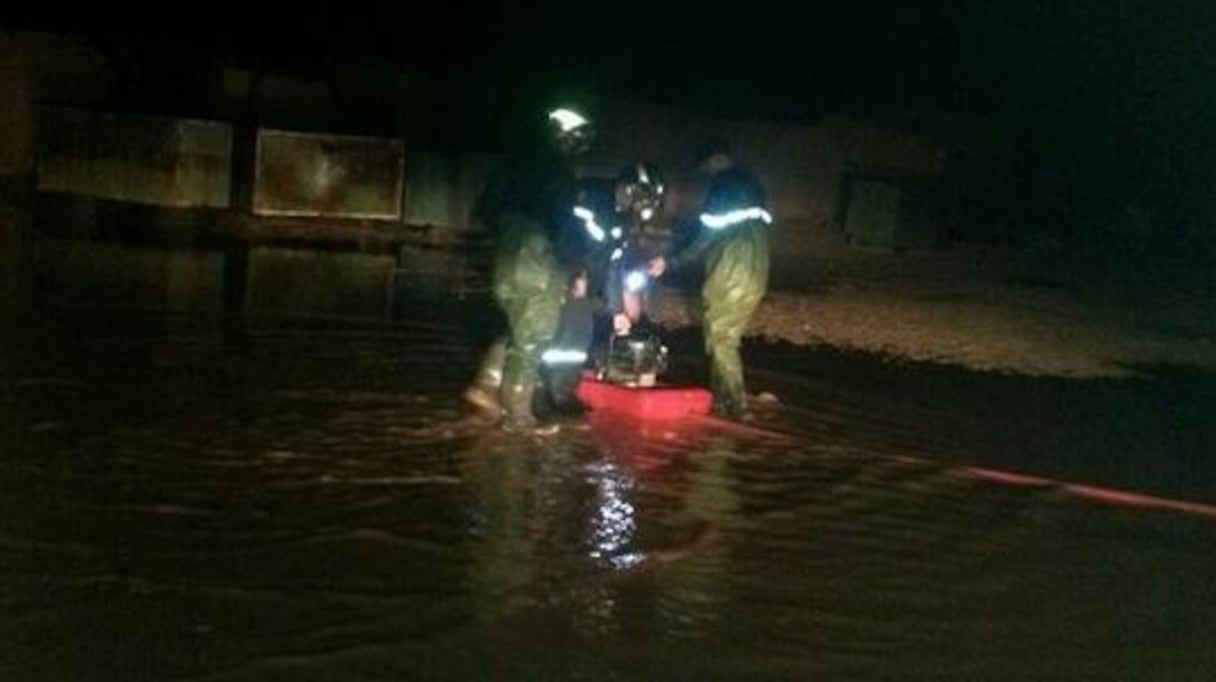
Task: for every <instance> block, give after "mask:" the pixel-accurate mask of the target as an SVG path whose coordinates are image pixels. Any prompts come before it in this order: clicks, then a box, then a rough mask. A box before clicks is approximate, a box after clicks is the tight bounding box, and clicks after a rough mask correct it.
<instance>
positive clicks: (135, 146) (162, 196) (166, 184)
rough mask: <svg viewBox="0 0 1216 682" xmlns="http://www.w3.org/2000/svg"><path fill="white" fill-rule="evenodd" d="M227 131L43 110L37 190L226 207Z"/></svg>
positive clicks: (185, 122)
mask: <svg viewBox="0 0 1216 682" xmlns="http://www.w3.org/2000/svg"><path fill="white" fill-rule="evenodd" d="M231 171H232V127H231V126H228V125H226V124H223V123H215V122H212V121H200V120H193V119H180V118H167V117H154V116H117V115H114V114H105V113H98V112H91V111H82V110H74V109H49V108H48V109H42V110H40V112H39V120H38V189H40V190H44V191H56V192H71V193H74V194H83V195H88V196H95V197H102V198H106V199H118V200H122V201H132V202H137V203H143V204H153V205H160V206H175V207H214V208H224V207H227V206H228V204H229V187H230V182H231Z"/></svg>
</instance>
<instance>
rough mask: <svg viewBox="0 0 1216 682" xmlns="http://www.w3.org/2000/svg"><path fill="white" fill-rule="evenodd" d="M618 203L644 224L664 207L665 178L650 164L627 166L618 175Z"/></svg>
mask: <svg viewBox="0 0 1216 682" xmlns="http://www.w3.org/2000/svg"><path fill="white" fill-rule="evenodd" d="M616 183H617V203H618V205H619V206H620V208H621V209H622V210H625V211H629V212H631V213H634V214H635V215H637V216H638V217H639V218H641V219H642V221H643V222H646V221H648V220H650V219H652V218H653V217H654V216H655V215H656V214H657V213H658V211H659V209H660V208H661V207H662V206H663V192H664V191H665V190H666V187H665V186H664V185H663V176H662V175H661V174H660V173H659V169H658V168H657V167H655V166H654V165H653V164H649V163H641V162H639V163H635V164H630V165H628V166H625V167H624V168H622V169H621V172H620V173H619V174H618V175H617V178H616Z"/></svg>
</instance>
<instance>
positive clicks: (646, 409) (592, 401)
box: [575, 372, 713, 420]
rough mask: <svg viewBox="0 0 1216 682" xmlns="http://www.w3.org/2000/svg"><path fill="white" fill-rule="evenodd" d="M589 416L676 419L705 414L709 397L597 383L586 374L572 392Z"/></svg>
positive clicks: (687, 390) (688, 390) (684, 390)
mask: <svg viewBox="0 0 1216 682" xmlns="http://www.w3.org/2000/svg"><path fill="white" fill-rule="evenodd" d="M575 395H577V396H578V399H579V400H581V401H582V402H583V404H584V405H586V406H587V409H589V410H591V411H593V412H600V413H605V414H614V415H621V416H628V417H632V418H635V419H645V420H669V419H680V418H683V417H687V416H689V415H706V414H709V408H710V405H711V404H712V403H713V395H712V394H711V393H710V392H709V391H707V390H705V389H704V388H697V387H695V386H651V387H646V388H631V387H628V386H618V385H616V384H610V383H607V382H604V381H598V380H596V379H595V376H594V375H593V374H591V373H590V372H588V373H586V374H584V375H583V379H582V381H580V382H579V384H578V388H577V389H576V391H575Z"/></svg>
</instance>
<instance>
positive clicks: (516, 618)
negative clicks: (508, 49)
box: [0, 332, 1216, 680]
mask: <svg viewBox="0 0 1216 682" xmlns="http://www.w3.org/2000/svg"><path fill="white" fill-rule="evenodd" d="M423 336H424V338H423V339H422V342H425V344H432V345H433V344H437V343H440V341H439V340H436V339H435V338H432V337H431V336H429V335H423ZM411 343H413V339H412V337H410V336H404V337H393V336H384V337H368V338H360V337H358V336H341V337H325V336H316V337H310V336H307V335H281V336H278V335H273V334H266V335H262V336H251V337H248V338H244V339H241V341H240V343H232V342H229V341H226V340H224V339H222V338H216V337H214V336H212V335H209V334H207V333H194V332H182V333H177V334H170V335H155V334H150V335H142V336H137V337H124V336H109V337H103V338H100V339H96V340H89V339H88V338H83V339H73V340H70V341H62V340H60V341H57V342H56V343H48V344H38V345H34V346H24V347H21V348H16V349H13V348H10V349H8V352H7V353H6V355H5V357H6V358H8V360H7V361H6V362H5V364H4V365H3V366H2V367H0V381H3V384H4V391H3V394H2V395H3V397H2V398H0V400H2V402H0V429H2V431H0V436H2V437H3V441H2V442H3V443H4V444H5V449H4V454H3V459H2V460H0V506H2V510H0V511H2V512H3V513H0V606H2V607H3V610H4V614H5V615H4V616H0V633H2V634H3V637H0V642H3V643H0V673H2V674H0V678H2V679H5V680H10V679H12V680H25V679H28V680H51V679H98V680H103V679H104V680H113V679H125V680H138V679H147V680H164V679H209V680H266V679H292V680H299V679H343V680H350V679H369V680H370V679H394V680H401V679H487V678H489V679H542V678H549V679H593V680H616V679H698V680H701V679H748V680H751V679H791V680H793V679H807V678H808V677H818V678H825V679H842V678H843V679H879V678H881V679H891V678H899V679H940V678H941V677H943V676H947V677H949V676H957V677H971V678H975V679H1040V678H1055V679H1077V678H1082V677H1087V678H1095V677H1096V678H1111V677H1118V678H1121V679H1159V678H1161V677H1166V678H1170V679H1203V677H1204V676H1205V675H1206V674H1207V673H1208V672H1210V671H1211V670H1213V669H1216V652H1213V650H1212V648H1211V647H1210V642H1212V641H1216V636H1214V635H1216V630H1214V627H1216V626H1213V624H1212V619H1211V618H1210V615H1211V613H1212V608H1213V606H1216V587H1214V586H1216V572H1214V568H1213V564H1212V562H1211V560H1210V557H1211V556H1212V550H1213V549H1216V530H1214V528H1213V525H1212V524H1210V523H1206V522H1202V521H1198V520H1195V519H1191V518H1187V517H1185V516H1180V515H1170V514H1154V513H1144V512H1139V511H1134V510H1124V509H1119V508H1113V507H1103V506H1099V505H1093V504H1087V503H1084V502H1083V501H1078V500H1076V499H1071V498H1067V497H1063V496H1060V495H1057V494H1054V493H1052V492H1051V491H1041V490H1032V489H1018V488H1009V487H1003V486H997V485H992V484H990V483H986V482H983V481H977V480H972V479H968V478H965V477H960V476H957V475H955V474H954V473H953V472H952V471H951V470H949V469H948V468H946V467H941V466H935V465H933V464H931V463H928V462H924V461H913V460H908V459H906V458H905V459H900V458H896V457H891V456H889V455H887V454H885V453H883V452H881V451H876V450H874V449H873V448H872V447H869V446H866V445H865V443H867V442H868V441H866V440H865V439H862V440H860V441H859V443H858V444H854V445H851V444H850V442H849V441H848V440H847V438H846V439H842V438H833V439H828V438H826V437H819V436H808V437H807V438H805V439H804V440H803V441H801V442H798V443H794V444H791V443H788V442H777V441H771V440H756V439H754V438H750V437H748V436H745V435H739V434H732V433H729V432H720V431H712V430H706V429H703V428H697V427H695V426H693V425H688V424H684V425H650V426H648V427H646V428H639V427H638V426H637V425H636V424H629V423H621V422H612V421H599V420H593V421H592V423H591V424H590V426H589V427H588V428H585V429H567V430H566V431H565V432H563V434H561V435H560V436H558V437H557V438H553V439H546V440H530V439H522V440H521V439H517V438H511V437H507V436H505V435H503V434H499V433H497V432H493V431H487V430H485V429H484V428H482V427H480V426H479V425H477V424H476V423H475V422H473V421H470V420H468V419H467V418H465V417H464V416H463V414H462V413H461V412H460V410H459V409H458V406H457V405H456V404H455V401H454V398H453V397H452V396H454V395H455V393H456V391H455V390H454V387H458V386H459V382H460V381H461V379H462V378H464V375H465V372H464V370H465V365H463V364H461V363H462V362H463V361H465V360H468V362H469V363H471V362H472V358H473V357H474V356H475V349H466V350H467V352H466V353H465V354H464V355H461V352H460V350H461V349H460V348H459V347H458V346H453V345H452V344H451V343H450V342H448V344H449V345H448V348H449V351H448V354H449V355H450V356H453V357H455V358H456V360H454V361H453V362H452V363H450V364H448V365H436V364H435V363H433V362H429V361H428V360H427V358H428V357H429V356H427V355H426V354H423V353H413V352H410V348H411ZM465 356H467V358H466V357H465ZM801 407H802V409H804V410H805V413H806V414H814V412H815V410H816V409H817V407H818V406H816V405H804V406H801ZM859 412H860V414H861V416H860V417H858V419H857V421H856V422H854V423H853V424H852V426H851V428H853V429H855V430H856V431H858V432H859V433H861V432H864V431H865V430H866V428H867V424H866V422H865V420H864V414H865V411H859ZM812 431H813V430H812ZM1163 576H1168V579H1165V578H1163Z"/></svg>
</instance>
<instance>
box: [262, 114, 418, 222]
mask: <svg viewBox="0 0 1216 682" xmlns="http://www.w3.org/2000/svg"><path fill="white" fill-rule="evenodd" d="M404 171H405V158H404V151H403V149H402V145H401V143H400V142H399V141H396V140H383V139H377V138H369V137H350V136H344V135H321V134H313V133H298V132H288V131H282V130H260V131H258V142H257V162H256V166H255V169H254V173H255V176H254V196H253V211H254V213H257V214H259V215H283V216H314V217H321V216H324V217H335V218H363V219H377V220H399V219H400V218H401V192H402V186H403V175H404Z"/></svg>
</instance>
